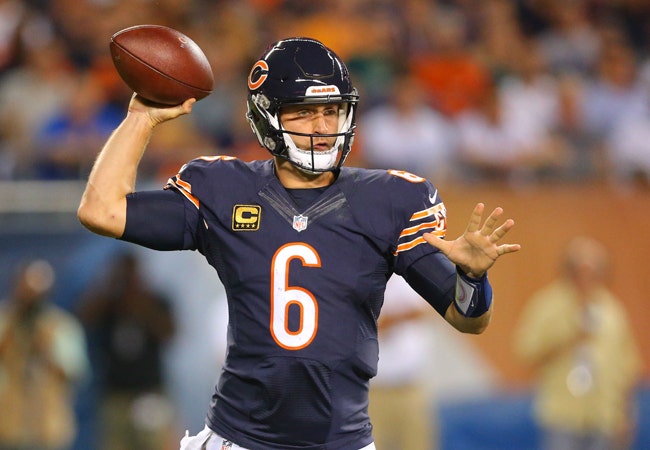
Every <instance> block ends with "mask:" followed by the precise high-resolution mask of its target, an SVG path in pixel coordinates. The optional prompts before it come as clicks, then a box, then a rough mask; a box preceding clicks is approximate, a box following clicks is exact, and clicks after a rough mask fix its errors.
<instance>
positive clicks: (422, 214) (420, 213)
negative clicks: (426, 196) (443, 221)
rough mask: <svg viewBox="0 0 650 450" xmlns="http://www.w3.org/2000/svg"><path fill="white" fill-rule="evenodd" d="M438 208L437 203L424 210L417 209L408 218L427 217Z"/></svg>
mask: <svg viewBox="0 0 650 450" xmlns="http://www.w3.org/2000/svg"><path fill="white" fill-rule="evenodd" d="M438 209H439V207H438V205H436V206H432V207H431V208H427V209H425V210H424V211H418V212H416V213H414V214H413V215H412V216H411V218H410V219H409V220H418V219H423V218H425V217H429V216H431V215H433V214H435V212H436V211H437V210H438Z"/></svg>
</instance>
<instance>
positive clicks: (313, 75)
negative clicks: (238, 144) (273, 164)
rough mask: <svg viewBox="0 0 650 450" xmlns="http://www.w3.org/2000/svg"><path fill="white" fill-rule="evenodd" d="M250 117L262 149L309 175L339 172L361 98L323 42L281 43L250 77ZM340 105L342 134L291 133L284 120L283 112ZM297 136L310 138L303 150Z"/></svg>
mask: <svg viewBox="0 0 650 450" xmlns="http://www.w3.org/2000/svg"><path fill="white" fill-rule="evenodd" d="M248 88H249V95H248V111H247V113H246V118H247V120H248V122H249V123H250V125H251V128H252V129H253V132H254V133H255V135H256V137H257V139H258V141H259V143H260V145H261V146H263V147H265V148H266V149H267V150H269V151H270V152H271V154H273V155H274V156H278V157H280V158H284V159H286V160H287V161H289V162H290V163H291V164H293V165H294V166H296V167H298V168H299V169H301V170H303V171H304V172H307V173H311V174H318V173H322V172H328V171H336V170H338V169H339V168H340V167H341V165H343V163H344V162H345V159H346V158H347V156H348V154H349V153H350V149H351V146H352V142H353V140H354V131H355V128H356V125H355V116H356V105H357V102H358V98H359V96H358V95H357V91H356V89H354V88H353V87H352V84H351V81H350V77H349V74H348V70H347V68H346V67H345V64H343V62H342V61H341V60H340V58H339V57H338V56H336V54H334V52H332V51H331V50H330V49H328V48H327V47H325V46H324V45H323V44H322V43H320V42H318V41H316V40H313V39H309V38H290V39H285V40H282V41H278V42H277V43H275V44H274V45H273V46H272V47H270V50H269V51H268V52H267V53H266V54H265V55H264V56H263V57H262V58H261V59H260V60H259V61H258V62H256V63H255V64H254V65H253V68H252V69H251V72H250V75H249V78H248ZM302 104H310V105H327V104H330V105H331V104H337V105H339V119H338V129H337V130H336V133H332V134H303V133H297V132H290V131H287V130H286V129H285V128H284V127H283V125H282V122H281V120H280V113H281V110H282V108H283V107H286V106H292V105H302ZM295 137H307V138H309V141H310V142H311V144H310V145H309V146H308V147H309V148H299V147H298V146H297V145H296V143H295V141H294V138H295ZM322 138H336V139H335V142H334V145H333V146H332V147H331V148H330V149H329V150H319V149H315V148H314V142H315V141H316V140H322Z"/></svg>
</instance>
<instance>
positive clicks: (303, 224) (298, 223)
mask: <svg viewBox="0 0 650 450" xmlns="http://www.w3.org/2000/svg"><path fill="white" fill-rule="evenodd" d="M308 220H309V217H307V216H303V215H302V214H300V215H298V216H293V229H294V230H296V231H297V232H301V231H303V230H305V229H306V228H307V221H308Z"/></svg>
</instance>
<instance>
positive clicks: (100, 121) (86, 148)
mask: <svg viewBox="0 0 650 450" xmlns="http://www.w3.org/2000/svg"><path fill="white" fill-rule="evenodd" d="M76 83H77V90H76V92H75V94H74V96H72V97H71V98H70V99H69V101H68V103H67V104H65V105H63V106H62V108H61V109H60V110H58V111H56V112H54V113H53V114H52V115H51V116H50V117H49V119H48V120H47V121H46V122H45V123H44V124H43V126H42V127H41V128H40V129H37V130H35V133H36V144H37V146H38V150H37V154H36V162H35V166H36V175H37V177H38V178H40V179H45V180H57V179H79V178H84V177H86V176H87V175H88V172H90V167H91V165H92V163H93V161H94V159H95V155H96V153H97V149H98V148H101V147H102V145H103V142H104V141H106V139H108V136H109V135H110V134H111V132H112V130H113V129H114V128H115V127H116V126H117V125H118V124H119V123H120V118H121V111H122V108H121V107H118V106H117V105H115V104H113V103H111V102H110V101H109V99H108V97H107V93H106V91H105V90H104V89H103V86H102V85H101V83H100V82H99V80H98V79H97V78H96V77H94V76H93V75H92V74H91V73H90V72H79V73H77V74H76Z"/></svg>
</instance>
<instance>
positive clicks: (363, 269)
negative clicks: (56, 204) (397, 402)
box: [78, 38, 519, 450]
mask: <svg viewBox="0 0 650 450" xmlns="http://www.w3.org/2000/svg"><path fill="white" fill-rule="evenodd" d="M248 88H249V95H248V113H247V118H248V121H249V122H250V124H251V126H252V129H253V131H254V133H255V135H256V136H257V139H258V140H259V143H260V145H261V146H263V147H265V148H266V149H267V150H268V151H269V152H270V153H271V155H272V158H270V159H268V160H261V161H253V162H244V161H241V160H239V159H237V158H234V157H227V156H211V157H202V158H198V159H196V160H193V161H191V162H189V163H187V164H186V165H185V166H183V167H182V168H181V170H180V171H179V173H177V174H176V175H174V176H172V177H171V178H170V179H169V182H168V183H167V185H166V186H165V187H164V189H161V190H157V191H140V192H134V190H135V177H136V172H137V167H138V163H139V160H140V157H141V155H142V153H143V152H144V150H145V148H146V146H147V142H148V141H149V139H150V137H151V135H152V133H153V130H154V129H155V127H156V126H157V125H158V124H160V123H162V122H164V121H166V120H170V119H174V118H175V117H178V116H179V115H182V114H187V113H189V112H190V111H191V110H192V105H193V103H194V99H189V100H187V101H186V102H184V103H183V104H182V105H178V106H176V107H160V105H152V104H149V103H147V102H146V101H144V100H142V99H141V98H139V97H138V96H137V95H135V96H134V97H133V98H132V100H131V103H130V105H129V108H128V113H127V115H126V117H125V119H124V121H123V122H122V123H121V125H119V127H118V128H117V129H116V130H115V132H114V133H113V134H112V136H111V137H110V138H109V139H108V141H107V142H106V144H105V146H104V148H103V149H102V151H101V153H100V154H99V157H98V158H97V160H96V163H95V165H94V168H93V170H92V172H91V174H90V177H89V180H88V184H87V188H86V190H85V192H84V194H83V198H82V200H81V204H80V207H79V211H78V215H79V219H80V220H81V222H82V223H83V224H84V225H85V226H86V227H88V228H89V229H90V230H92V231H94V232H96V233H99V234H102V235H106V236H112V237H115V238H119V239H122V240H124V241H129V242H133V243H136V244H139V245H143V246H146V247H150V248H153V249H158V250H198V251H199V252H201V253H202V254H203V255H204V256H205V258H206V260H207V261H208V263H209V264H211V265H212V266H213V267H214V268H215V269H216V270H217V272H218V274H219V277H220V279H221V281H222V282H223V284H224V286H225V288H226V292H227V294H228V305H229V313H230V314H229V326H228V353H227V358H226V362H225V364H224V367H223V370H222V373H221V375H220V378H219V383H218V385H217V386H216V389H215V393H214V395H213V397H212V401H211V405H210V409H209V412H208V415H207V419H206V428H205V429H204V430H203V431H202V432H201V433H199V434H198V435H197V436H194V437H191V436H187V437H186V438H184V439H183V441H182V442H181V448H184V449H192V448H205V449H208V450H209V449H221V448H228V449H239V448H243V449H287V448H293V449H340V450H359V449H374V444H373V438H372V426H371V424H370V420H369V417H368V384H369V380H370V378H372V377H373V376H374V375H375V372H376V367H377V359H378V349H377V317H378V316H379V313H380V310H381V306H382V301H383V293H384V288H385V286H386V282H387V280H388V279H389V278H390V277H391V275H392V274H393V273H395V274H398V275H401V276H402V277H404V278H405V279H406V281H407V282H408V283H409V284H410V285H411V286H412V287H413V288H414V289H415V290H416V291H417V292H418V293H419V294H420V295H421V296H422V297H424V298H425V299H426V301H427V302H428V303H430V304H431V306H432V307H433V308H434V309H435V310H436V311H437V312H438V313H439V314H440V315H441V316H443V317H444V318H445V319H446V320H447V321H448V322H449V323H450V324H451V325H453V326H454V327H455V328H457V329H458V330H460V331H462V332H468V333H480V332H482V331H483V330H484V329H485V327H486V326H487V325H488V322H489V321H490V316H491V301H492V290H491V287H490V283H489V282H488V279H487V270H488V269H489V268H490V267H491V266H492V265H493V264H494V262H495V261H496V260H497V259H498V258H499V257H500V256H501V255H503V254H506V253H511V252H515V251H517V250H519V245H517V244H503V243H501V242H500V241H501V239H502V238H503V237H504V236H505V235H506V233H507V232H508V231H509V230H510V229H511V228H512V226H513V225H514V222H513V221H512V220H510V219H508V220H505V221H504V222H503V223H501V224H500V225H499V222H500V217H501V215H502V212H503V211H502V209H501V208H496V209H495V210H494V211H493V212H492V213H491V214H489V215H488V217H487V218H485V220H483V213H484V205H483V204H478V205H477V206H476V207H475V209H474V211H473V212H472V213H471V218H470V221H469V225H468V227H467V230H466V231H465V233H464V234H463V235H462V236H460V237H459V238H458V239H456V240H451V241H448V240H444V239H443V238H444V236H445V230H446V212H445V206H444V204H443V202H442V199H441V196H440V194H439V192H438V191H437V189H436V188H435V187H434V186H433V185H432V183H431V182H429V181H428V180H426V179H425V178H422V177H420V176H418V175H415V174H411V173H407V172H404V171H400V170H388V171H386V170H369V169H361V168H348V167H343V163H344V162H345V159H346V157H347V156H348V154H349V152H350V149H351V146H352V141H353V137H354V132H355V115H356V111H357V104H358V95H357V91H356V90H355V89H354V87H353V86H352V83H351V80H350V76H349V74H348V70H347V68H346V66H345V65H344V63H343V62H342V61H341V59H340V58H339V57H338V56H337V55H336V54H335V53H334V52H333V51H332V50H330V49H329V48H327V47H325V46H324V45H323V44H322V43H320V42H318V41H316V40H312V39H307V38H290V39H284V40H281V41H279V42H277V43H275V44H274V45H272V46H271V47H269V49H268V51H266V52H265V54H264V55H263V56H262V57H261V58H260V59H259V61H257V62H256V63H255V64H254V65H253V67H252V70H251V71H250V74H249V77H248Z"/></svg>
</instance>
